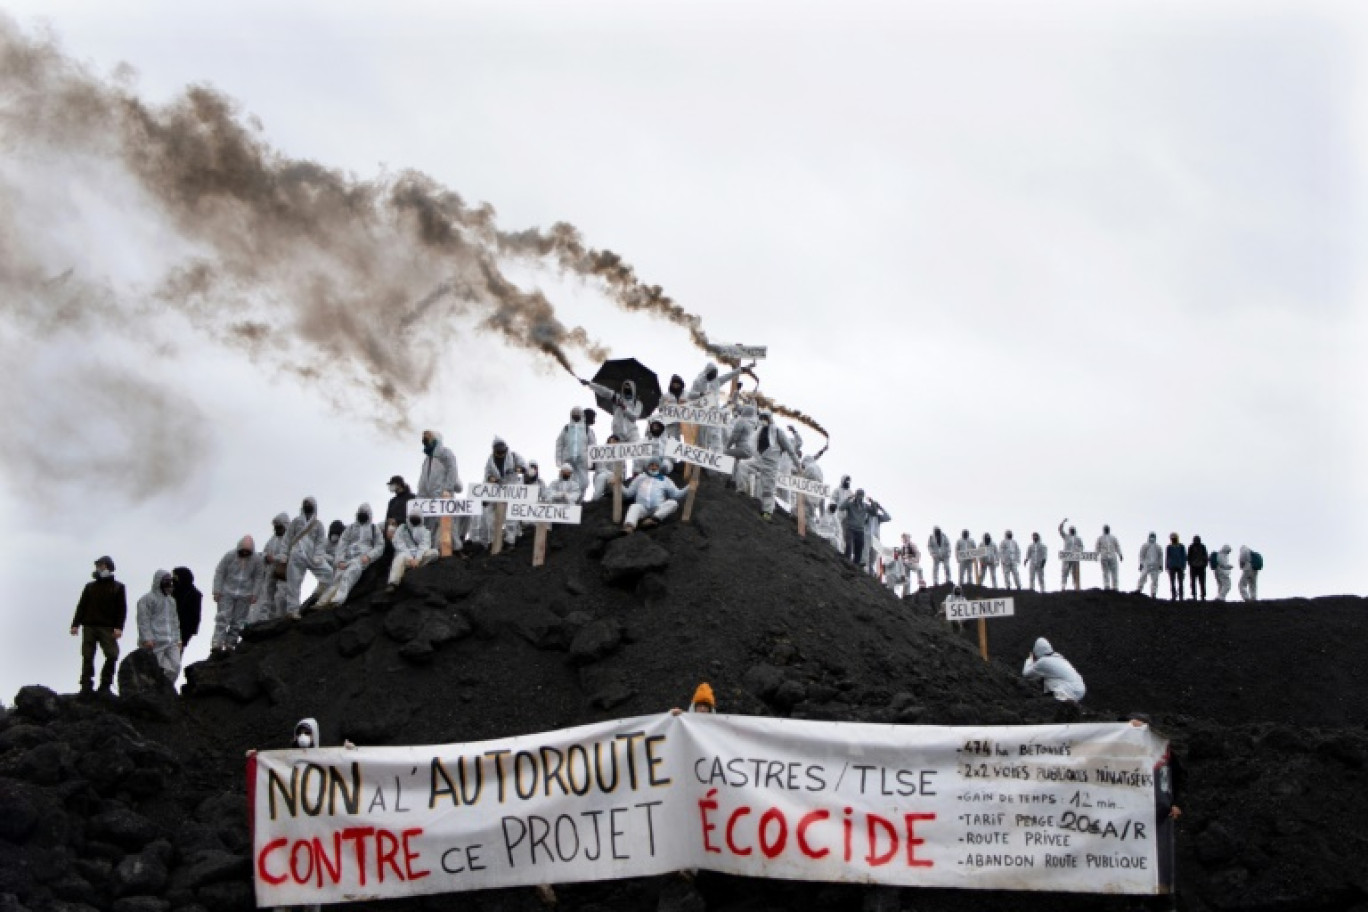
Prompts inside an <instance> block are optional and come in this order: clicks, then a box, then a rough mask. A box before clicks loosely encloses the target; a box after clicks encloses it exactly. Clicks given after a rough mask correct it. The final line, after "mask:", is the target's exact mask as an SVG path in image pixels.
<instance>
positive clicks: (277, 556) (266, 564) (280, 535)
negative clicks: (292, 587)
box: [247, 513, 290, 624]
mask: <svg viewBox="0 0 1368 912" xmlns="http://www.w3.org/2000/svg"><path fill="white" fill-rule="evenodd" d="M271 531H272V533H273V534H272V535H271V537H270V538H269V539H268V540H267V541H266V547H264V548H262V549H261V562H262V564H263V571H264V572H263V573H262V577H261V589H260V590H259V591H258V592H257V600H256V604H255V605H253V606H252V607H251V609H250V610H249V611H248V612H247V623H248V624H256V623H258V622H260V621H269V620H272V619H274V618H277V617H280V588H281V587H280V584H281V583H283V582H285V577H286V575H287V574H288V572H289V564H290V549H289V544H290V540H289V538H288V535H289V531H290V516H289V514H287V513H277V514H276V515H275V518H274V519H272V520H271Z"/></svg>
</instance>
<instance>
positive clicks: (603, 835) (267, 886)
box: [247, 713, 1167, 907]
mask: <svg viewBox="0 0 1368 912" xmlns="http://www.w3.org/2000/svg"><path fill="white" fill-rule="evenodd" d="M1166 747H1167V744H1166V742H1165V741H1164V740H1163V739H1161V738H1159V737H1158V736H1156V735H1154V734H1153V732H1152V731H1150V730H1149V729H1148V728H1136V727H1133V726H1131V725H1129V724H1125V723H1107V724H1082V725H1045V726H959V727H941V726H921V725H918V726H902V725H871V724H859V723H838V722H816V721H809V720H793V719H764V718H755V717H730V716H719V715H713V716H705V715H693V714H688V713H686V714H684V715H682V716H672V715H670V714H668V713H662V714H660V715H657V716H643V717H638V718H635V719H624V720H617V721H610V722H602V723H598V724H595V725H586V726H582V727H579V728H572V729H565V730H562V731H555V732H546V733H542V734H535V735H524V736H520V737H514V738H505V739H498V740H494V741H484V742H479V743H470V744H451V745H429V746H424V747H370V748H360V749H343V748H315V749H311V750H288V751H263V752H260V753H257V754H254V755H252V756H251V757H250V758H249V760H248V768H247V782H248V790H249V802H250V804H251V808H252V820H253V870H254V872H255V878H256V898H257V904H258V905H259V906H262V907H265V906H285V905H305V904H310V903H334V902H347V901H357V900H378V899H385V898H395V897H401V896H414V895H420V894H433V893H449V892H458V891H464V890H479V889H488V888H495V887H512V886H529V885H535V884H542V883H553V882H554V883H573V882H579V881H591V880H605V879H610V878H620V877H644V876H651V875H655V874H662V873H666V872H669V871H679V870H683V869H687V868H704V869H707V870H712V871H719V872H724V873H729V874H736V875H741V876H748V877H775V878H784V879H790V880H810V881H841V882H861V883H882V884H891V885H901V886H924V887H953V888H962V889H985V890H1057V891H1073V892H1099V893H1154V892H1157V889H1158V853H1157V849H1158V845H1157V839H1156V827H1155V822H1156V821H1155V815H1156V811H1155V797H1154V795H1155V791H1154V789H1155V777H1154V770H1155V769H1156V764H1158V763H1159V762H1160V761H1161V759H1162V757H1163V756H1164V752H1165V750H1166Z"/></svg>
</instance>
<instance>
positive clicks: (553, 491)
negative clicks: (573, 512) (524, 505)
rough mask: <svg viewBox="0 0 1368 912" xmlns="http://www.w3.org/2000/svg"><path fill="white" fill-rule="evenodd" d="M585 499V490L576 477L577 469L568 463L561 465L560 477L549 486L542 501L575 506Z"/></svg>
mask: <svg viewBox="0 0 1368 912" xmlns="http://www.w3.org/2000/svg"><path fill="white" fill-rule="evenodd" d="M583 498H584V488H583V486H581V485H580V481H579V478H577V477H576V475H575V467H574V466H573V465H572V464H570V463H568V462H563V463H561V467H560V477H559V478H557V479H556V480H555V481H553V482H551V484H549V485H547V487H546V493H545V494H544V495H543V497H542V499H543V500H545V501H546V502H547V503H554V504H570V505H574V504H577V503H579V502H580V501H581V500H582V499H583Z"/></svg>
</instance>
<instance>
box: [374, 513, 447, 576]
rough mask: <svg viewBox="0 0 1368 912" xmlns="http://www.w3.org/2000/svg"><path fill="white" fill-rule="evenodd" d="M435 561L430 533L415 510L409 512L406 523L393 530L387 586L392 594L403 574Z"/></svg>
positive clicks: (435, 550)
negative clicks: (392, 550)
mask: <svg viewBox="0 0 1368 912" xmlns="http://www.w3.org/2000/svg"><path fill="white" fill-rule="evenodd" d="M435 560H437V549H436V548H434V547H432V533H431V532H429V531H428V530H427V527H426V526H424V525H423V517H422V514H420V513H419V512H418V511H417V510H410V511H409V515H408V522H406V523H404V524H403V525H402V526H400V527H399V528H398V529H395V530H394V563H393V564H391V565H390V575H389V585H388V586H386V587H385V591H386V592H393V591H394V590H395V589H398V588H399V584H400V583H402V582H403V581H404V574H405V573H407V572H408V571H410V570H413V569H416V568H418V567H426V566H427V565H428V564H430V563H432V562H433V561H435Z"/></svg>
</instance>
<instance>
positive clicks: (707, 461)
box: [665, 437, 736, 474]
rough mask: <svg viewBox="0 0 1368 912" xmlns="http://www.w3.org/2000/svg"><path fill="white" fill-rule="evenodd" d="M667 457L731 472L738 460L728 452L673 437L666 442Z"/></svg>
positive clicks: (706, 467)
mask: <svg viewBox="0 0 1368 912" xmlns="http://www.w3.org/2000/svg"><path fill="white" fill-rule="evenodd" d="M665 457H666V458H667V459H674V460H676V461H678V462H691V463H693V464H694V465H697V466H702V467H703V468H705V469H716V470H717V471H719V472H726V473H728V474H730V473H731V472H732V471H733V470H734V469H735V468H736V460H735V459H733V458H732V457H730V456H728V455H727V454H726V453H719V452H717V451H716V450H705V449H703V448H702V447H696V446H693V445H691V444H687V443H681V442H680V441H678V440H675V439H674V438H673V437H671V438H668V439H667V440H666V442H665Z"/></svg>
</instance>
